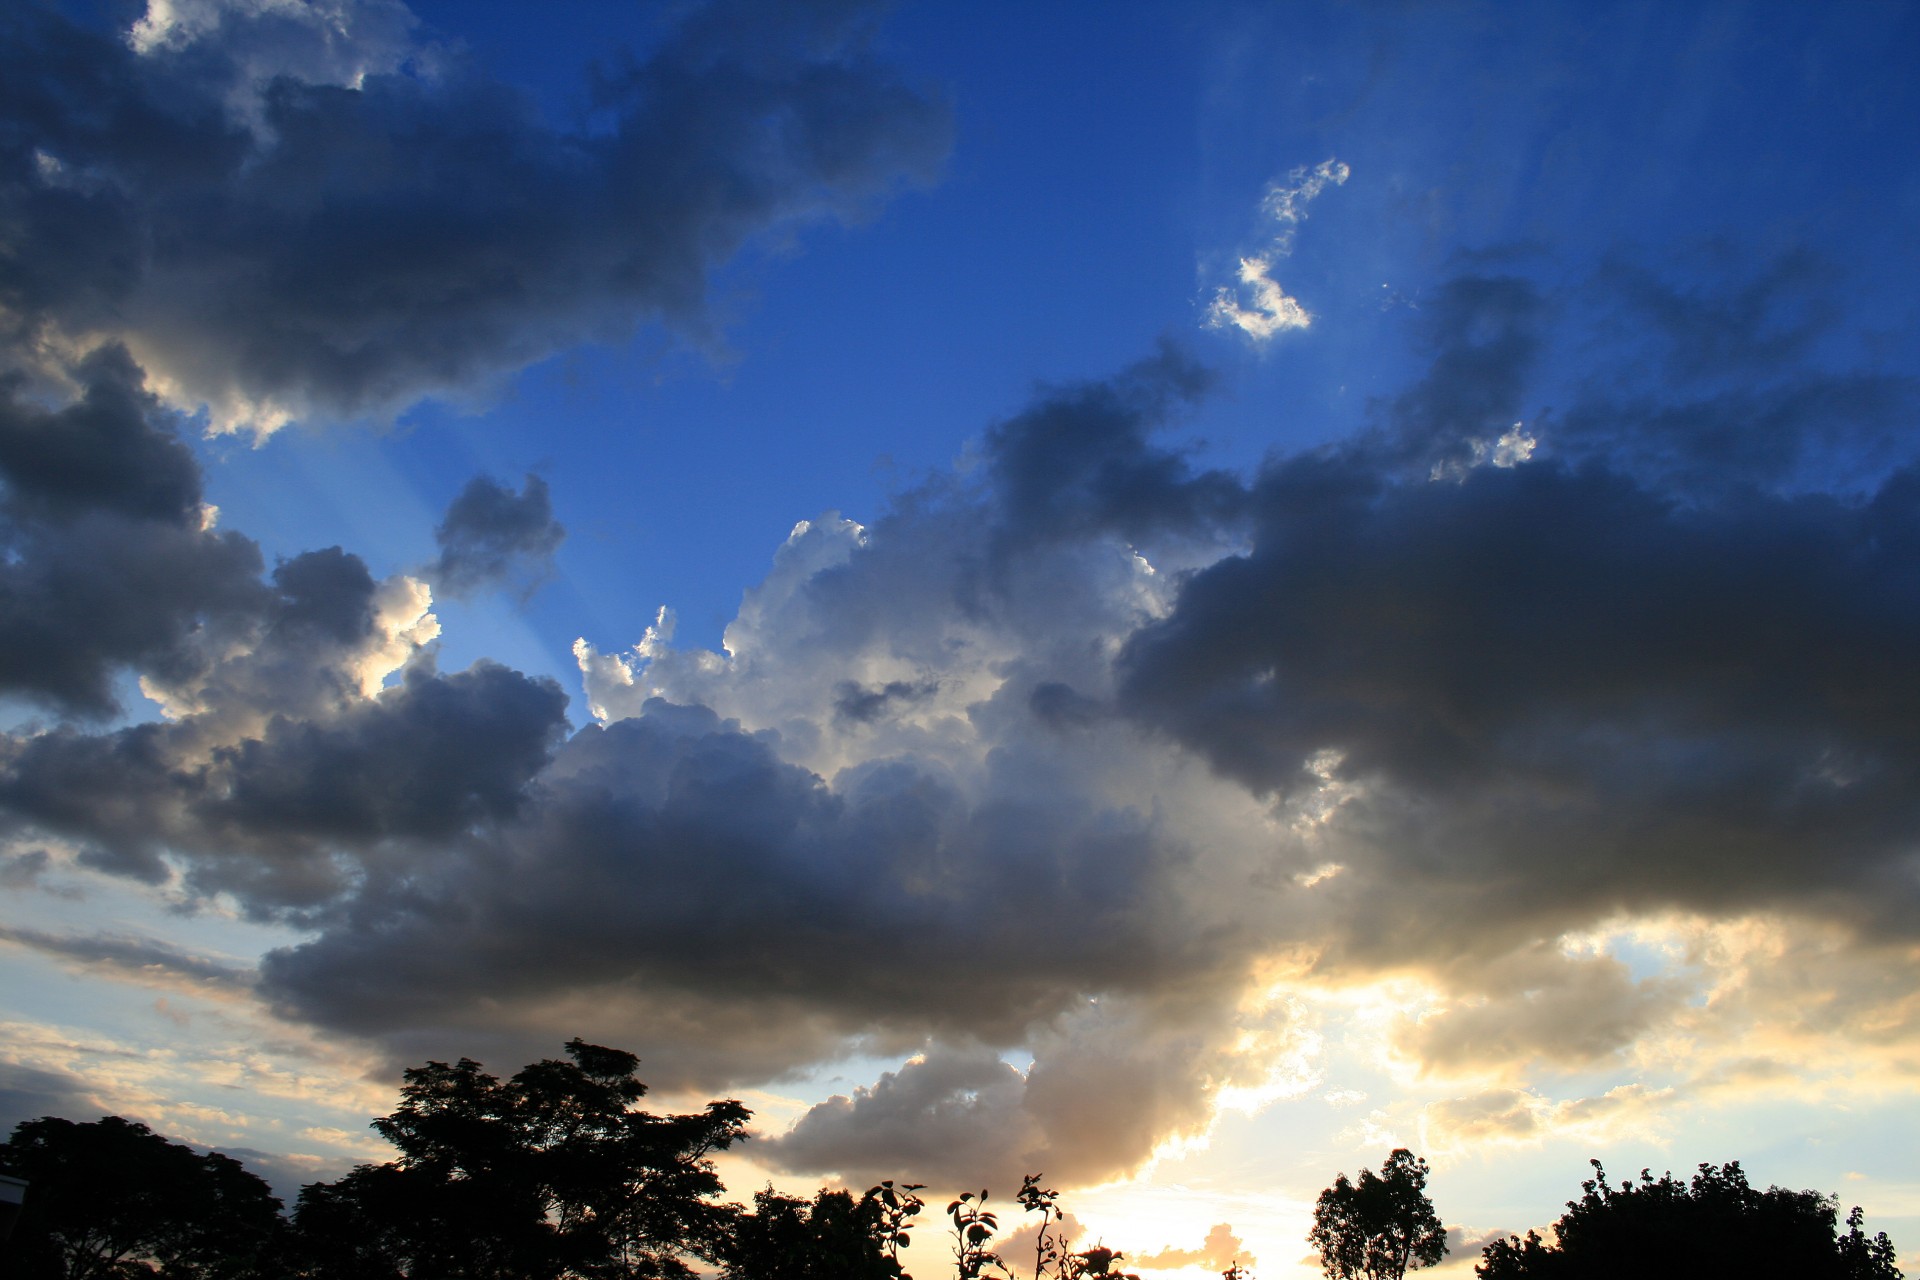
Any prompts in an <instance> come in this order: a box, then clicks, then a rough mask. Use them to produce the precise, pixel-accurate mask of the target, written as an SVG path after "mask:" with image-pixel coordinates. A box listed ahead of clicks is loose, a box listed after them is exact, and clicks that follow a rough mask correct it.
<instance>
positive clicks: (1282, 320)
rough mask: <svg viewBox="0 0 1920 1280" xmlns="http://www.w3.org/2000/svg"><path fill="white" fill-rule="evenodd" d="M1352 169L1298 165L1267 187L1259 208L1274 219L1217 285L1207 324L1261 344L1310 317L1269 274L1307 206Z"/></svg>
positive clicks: (1326, 163) (1287, 249)
mask: <svg viewBox="0 0 1920 1280" xmlns="http://www.w3.org/2000/svg"><path fill="white" fill-rule="evenodd" d="M1352 173H1353V171H1352V170H1351V169H1350V168H1349V167H1348V166H1347V165H1345V164H1343V163H1342V162H1340V161H1338V160H1322V161H1321V162H1320V163H1319V164H1316V165H1313V166H1311V167H1309V166H1306V165H1302V166H1300V167H1299V168H1297V169H1294V170H1293V171H1292V172H1290V173H1288V174H1287V176H1286V178H1285V179H1284V180H1276V181H1275V182H1273V183H1272V184H1271V185H1269V186H1268V188H1267V194H1266V197H1265V199H1263V200H1262V201H1261V204H1260V211H1261V212H1262V213H1264V214H1265V215H1266V216H1267V217H1269V218H1271V219H1272V220H1273V222H1274V223H1275V226H1276V229H1275V230H1274V231H1273V232H1272V233H1271V236H1270V238H1269V239H1268V241H1267V244H1266V247H1265V248H1263V249H1261V250H1259V251H1258V252H1255V253H1251V254H1248V255H1247V256H1245V257H1243V258H1241V259H1240V269H1239V272H1238V277H1237V278H1238V284H1237V285H1222V286H1220V287H1219V288H1218V289H1216V290H1215V291H1214V295H1213V301H1212V302H1211V303H1209V304H1208V306H1207V325H1208V327H1209V328H1213V329H1228V328H1232V329H1238V330H1240V332H1242V333H1244V334H1246V335H1247V336H1248V337H1249V338H1252V339H1254V340H1255V341H1256V342H1266V341H1268V340H1269V339H1271V338H1273V337H1274V335H1276V334H1280V333H1284V332H1286V331H1288V330H1290V329H1304V328H1306V327H1307V326H1308V325H1310V324H1312V323H1313V316H1312V314H1311V313H1310V312H1308V310H1307V309H1306V308H1305V307H1304V306H1302V305H1301V304H1300V300H1299V299H1297V298H1294V297H1290V296H1289V295H1288V294H1287V292H1286V291H1285V290H1284V289H1282V288H1281V287H1280V284H1279V282H1278V281H1276V280H1275V279H1274V278H1273V271H1274V269H1275V268H1276V267H1277V266H1278V265H1279V263H1280V262H1281V260H1282V259H1285V258H1286V257H1288V256H1289V255H1291V254H1292V253H1293V240H1294V236H1295V234H1296V233H1297V232H1298V230H1299V227H1300V224H1301V223H1302V222H1303V221H1305V220H1306V216H1307V206H1308V205H1310V204H1312V203H1313V201H1314V200H1315V199H1317V198H1318V197H1319V195H1320V193H1321V192H1322V191H1324V190H1325V189H1326V188H1327V186H1328V185H1329V184H1331V185H1333V186H1336V187H1337V186H1341V185H1343V184H1345V182H1346V180H1347V179H1348V178H1349V177H1351V176H1352Z"/></svg>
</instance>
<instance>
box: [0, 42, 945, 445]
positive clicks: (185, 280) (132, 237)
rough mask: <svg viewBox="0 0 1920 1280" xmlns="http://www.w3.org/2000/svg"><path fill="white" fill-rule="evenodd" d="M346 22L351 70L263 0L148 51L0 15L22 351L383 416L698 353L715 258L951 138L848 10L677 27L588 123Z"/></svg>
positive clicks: (601, 84)
mask: <svg viewBox="0 0 1920 1280" xmlns="http://www.w3.org/2000/svg"><path fill="white" fill-rule="evenodd" d="M344 9H345V11H346V14H345V16H343V17H342V18H341V21H343V22H348V23H349V24H350V25H352V24H357V25H358V26H360V27H361V28H364V29H365V30H363V31H362V32H361V34H362V35H363V36H366V37H367V38H366V39H364V40H363V41H361V42H358V43H359V45H360V47H361V48H362V50H371V51H372V53H371V54H369V55H368V56H363V57H362V58H360V59H357V60H353V61H349V62H341V61H340V60H339V56H338V55H337V54H336V55H333V56H331V57H330V56H327V55H326V54H325V53H324V49H325V47H326V45H328V44H332V45H334V46H340V45H353V44H354V43H356V42H353V41H343V40H339V39H333V40H331V41H329V40H328V39H326V38H325V36H326V33H325V32H323V31H320V30H308V29H307V27H306V26H305V24H303V23H301V22H300V21H298V20H297V19H295V18H292V17H290V16H288V15H286V14H282V13H279V12H277V11H275V10H272V9H268V10H266V11H264V12H257V11H255V10H254V9H253V8H252V7H249V6H240V5H199V6H193V7H192V9H191V10H190V11H189V12H188V14H187V17H186V18H185V19H182V18H180V17H178V16H176V17H175V19H174V20H173V21H171V22H170V23H165V22H163V23H162V24H160V25H159V26H155V25H154V24H153V23H152V22H151V21H150V22H149V23H148V24H147V27H148V29H147V30H146V31H144V33H142V32H136V33H135V36H136V38H133V39H122V38H118V37H116V36H114V35H112V34H107V33H101V32H95V31H91V30H87V29H83V28H81V27H79V26H76V25H74V24H73V23H70V22H69V21H67V20H66V19H65V18H63V17H61V16H59V15H58V14H56V13H54V12H50V11H48V10H45V9H42V8H39V7H38V6H26V7H21V8H16V9H12V10H10V11H9V15H8V16H7V17H5V18H4V19H0V24H3V25H0V50H4V52H0V86H4V88H0V216H4V218H5V219H6V221H7V224H8V225H9V227H11V228H14V229H15V230H14V231H13V232H11V233H10V235H9V238H8V248H7V249H6V250H5V251H4V252H0V299H4V301H5V307H6V317H7V321H6V323H7V325H8V327H9V330H10V332H9V333H8V335H7V336H8V337H10V338H11V339H13V340H14V341H16V342H25V341H28V340H32V341H35V342H39V341H44V340H48V339H59V340H61V341H64V342H66V343H69V344H92V343H97V342H98V341H100V340H101V339H118V340H121V341H124V342H125V343H126V344H127V345H128V346H129V347H130V348H131V349H133V350H134V351H135V353H136V355H137V356H138V358H139V359H140V361H141V362H142V363H143V364H144V365H145V366H146V367H147V368H148V370H149V371H150V372H152V373H154V374H155V375H156V376H157V377H158V378H159V380H160V381H161V382H162V383H163V384H164V386H165V388H166V390H167V392H168V394H169V395H170V397H172V398H173V399H175V400H176V401H177V402H178V403H180V404H181V405H183V406H185V407H189V408H191V407H193V406H195V405H198V404H202V403H205V404H207V405H209V406H211V408H212V411H213V419H214V423H215V425H216V426H226V427H251V428H253V429H255V430H260V431H265V430H272V429H273V428H275V427H276V426H278V425H280V424H281V423H283V422H285V421H286V420H287V419H288V418H289V417H309V416H319V417H323V418H344V417H351V416H357V415H364V414H373V415H384V416H391V415H392V414H394V413H397V412H398V411H399V410H401V409H403V408H405V407H406V406H407V405H409V404H411V403H412V402H413V401H415V400H416V399H418V398H419V397H420V396H422V395H433V394H438V395H451V396H455V397H465V396H470V395H472V394H474V393H475V392H476V391H479V390H482V389H484V388H486V387H488V386H491V385H493V384H494V383H495V381H496V380H497V379H498V378H499V377H500V376H501V375H502V374H503V373H506V372H509V371H511V370H514V369H517V368H519V367H521V366H523V365H526V364H528V363H530V362H532V361H535V360H538V359H540V358H541V357H543V356H545V355H547V354H549V353H551V352H553V351H555V350H558V349H560V348H562V347H565V346H569V345H572V344H575V343H578V342H582V341H591V340H609V339H618V338H623V337H625V336H627V335H628V334H630V333H631V332H632V330H633V329H634V327H635V325H636V323H638V322H640V321H642V320H648V319H659V320H664V321H666V322H668V323H669V324H671V325H673V326H675V327H676V328H677V329H678V330H680V331H681V332H683V333H685V334H688V335H690V336H691V337H693V338H694V339H695V340H697V341H700V342H710V341H711V340H712V339H713V338H714V336H715V332H716V331H715V328H714V324H713V321H712V319H711V317H710V315H709V313H708V309H707V305H706V281H707V273H708V270H709V268H710V267H712V266H713V265H714V264H716V263H717V262H720V261H723V260H725V259H728V258H730V257H732V256H733V255H735V254H736V253H737V252H738V251H739V250H740V249H741V248H742V247H743V246H744V245H746V244H747V243H748V242H749V241H751V240H752V239H753V238H754V237H755V236H756V235H758V234H759V233H761V232H763V231H765V230H767V229H769V228H772V227H776V226H781V225H785V224H790V223H793V222H796V221H801V220H805V219H808V218H813V217H819V216H823V215H824V216H842V217H852V216H858V215H859V214H860V213H861V212H862V211H863V210H865V209H867V208H869V207H871V206H872V205H873V204H874V203H875V202H876V201H877V200H879V199H880V198H882V197H884V196H885V195H886V194H887V192H888V191H889V190H890V189H892V188H893V187H894V186H895V185H896V183H897V182H898V181H900V180H901V179H903V178H926V177H928V176H930V175H931V174H932V173H933V171H934V169H935V168H936V167H937V166H938V164H939V163H940V160H941V158H942V157H943V155H944V154H945V151H946V147H947V137H948V123H947V116H946V111H945V108H944V106H943V105H942V104H941V103H940V102H939V101H938V100H937V99H936V98H935V97H933V96H931V95H930V94H928V93H926V92H923V91H922V90H920V89H918V88H915V87H913V86H911V85H909V84H907V83H906V82H904V81H903V80H902V79H901V78H900V76H899V75H898V74H897V73H896V72H894V71H893V70H892V69H891V68H889V67H887V66H885V65H884V64H882V63H881V62H879V61H878V60H877V59H876V58H875V57H873V56H872V54H871V53H870V52H868V51H867V49H866V47H865V41H864V31H865V24H864V22H863V19H862V16H861V14H860V12H859V10H858V8H857V7H854V6H804V7H794V8H788V7H785V6H756V5H751V4H739V5H730V6H727V12H726V13H725V14H724V15H722V14H711V13H710V14H699V15H697V16H694V17H692V18H689V19H688V20H687V21H686V22H684V23H683V24H682V25H681V26H679V27H678V28H675V29H674V30H672V31H671V32H669V33H667V34H666V35H665V36H664V37H663V38H662V40H661V41H660V43H659V44H658V45H657V46H656V47H654V48H651V49H648V50H646V51H644V52H643V53H641V54H639V55H637V56H634V57H632V58H630V59H628V60H627V61H625V62H622V63H619V64H616V65H615V66H614V67H612V68H610V69H604V70H603V71H602V72H601V73H600V74H599V75H598V76H597V77H595V78H594V79H593V80H591V82H590V83H589V84H588V85H587V86H586V87H585V89H584V90H583V93H584V95H585V96H586V97H587V98H588V100H589V102H590V114H591V115H592V118H593V120H594V124H593V126H592V127H590V128H586V129H580V130H573V131H568V130H561V129H558V128H556V127H554V126H553V125H551V124H549V123H548V122H547V121H545V120H544V119H542V118H541V116H540V114H539V112H538V111H537V110H536V109H535V107H534V106H533V105H532V103H531V102H530V101H529V100H528V99H527V98H526V97H524V96H523V95H522V94H521V93H519V92H518V91H516V90H515V89H512V88H510V87H508V86H506V85H503V84H500V83H498V82H495V81H493V80H490V79H488V78H487V77H486V75H485V74H484V73H482V72H481V71H479V70H478V69H476V68H474V67H472V66H470V65H467V64H466V63H465V62H464V61H463V60H462V59H461V58H459V57H458V56H456V55H455V54H453V53H452V52H450V51H449V50H448V49H447V48H445V47H442V46H435V45H420V46H418V47H416V48H408V47H406V44H405V40H406V35H405V33H406V28H407V26H408V23H406V22H405V21H403V20H402V19H401V15H404V10H401V9H399V8H398V6H393V5H384V4H362V5H349V6H344ZM368 33H373V34H374V35H377V36H378V39H373V38H372V37H371V36H370V35H369V34H368ZM374 55H378V56H374ZM24 350H25V348H24V347H22V348H18V349H17V350H16V356H17V355H18V354H20V353H21V352H23V351H24Z"/></svg>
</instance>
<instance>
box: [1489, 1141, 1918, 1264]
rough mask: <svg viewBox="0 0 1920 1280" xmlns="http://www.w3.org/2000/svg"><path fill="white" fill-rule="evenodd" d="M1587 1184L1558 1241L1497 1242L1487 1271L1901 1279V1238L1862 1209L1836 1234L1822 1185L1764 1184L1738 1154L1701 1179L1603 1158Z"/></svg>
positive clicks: (1834, 1213)
mask: <svg viewBox="0 0 1920 1280" xmlns="http://www.w3.org/2000/svg"><path fill="white" fill-rule="evenodd" d="M1592 1163H1593V1178H1592V1180H1590V1181H1587V1182H1583V1183H1581V1184H1580V1187H1581V1190H1582V1192H1583V1194H1582V1195H1581V1197H1580V1199H1578V1200H1569V1201H1568V1202H1567V1211H1566V1212H1565V1213H1564V1214H1562V1215H1561V1216H1560V1220H1559V1221H1558V1222H1556V1223H1555V1224H1554V1235H1555V1242H1554V1243H1553V1244H1548V1243H1547V1242H1546V1241H1544V1240H1542V1239H1541V1238H1540V1236H1539V1234H1538V1233H1536V1232H1532V1231H1529V1232H1528V1233H1527V1238H1526V1239H1525V1240H1521V1239H1519V1238H1517V1237H1512V1236H1510V1237H1508V1238H1507V1239H1505V1240H1496V1241H1494V1242H1493V1243H1492V1244H1490V1245H1488V1246H1487V1247H1486V1249H1485V1251H1484V1252H1483V1253H1482V1255H1481V1261H1480V1264H1479V1265H1478V1266H1477V1267H1475V1268H1474V1270H1475V1271H1477V1272H1478V1273H1479V1274H1480V1275H1481V1276H1482V1277H1484V1280H1602V1278H1603V1277H1604V1278H1606V1280H1612V1277H1615V1276H1625V1275H1631V1276H1638V1277H1646V1280H1662V1278H1663V1277H1669V1276H1671V1277H1687V1280H1695V1278H1696V1277H1699V1276H1738V1277H1740V1278H1741V1280H1776V1278H1778V1280H1788V1278H1789V1277H1791V1280H1900V1274H1901V1273H1900V1268H1899V1266H1898V1265H1897V1264H1896V1263H1895V1261H1894V1249H1893V1242H1892V1241H1890V1240H1888V1239H1887V1237H1886V1235H1885V1233H1882V1234H1880V1235H1878V1236H1875V1237H1873V1238H1872V1239H1868V1238H1867V1235H1866V1233H1865V1231H1863V1230H1862V1228H1861V1217H1860V1210H1859V1209H1857V1208H1856V1209H1854V1211H1853V1212H1852V1213H1851V1214H1849V1215H1848V1217H1847V1233H1846V1234H1845V1235H1844V1236H1842V1235H1837V1234H1836V1226H1835V1223H1836V1221H1837V1218H1838V1203H1837V1201H1836V1200H1835V1199H1834V1198H1833V1197H1831V1196H1824V1195H1821V1194H1820V1193H1819V1192H1817V1191H1788V1190H1785V1189H1783V1188H1781V1187H1769V1188H1767V1189H1766V1190H1765V1191H1756V1190H1755V1189H1754V1188H1753V1187H1752V1186H1750V1185H1749V1184H1748V1182H1747V1176H1746V1174H1745V1173H1744V1172H1742V1170H1741V1168H1740V1165H1739V1163H1738V1162H1737V1161H1736V1162H1734V1163H1732V1164H1728V1165H1726V1166H1725V1167H1721V1168H1716V1167H1715V1166H1713V1165H1710V1164H1703V1165H1701V1166H1700V1171H1699V1172H1698V1173H1696V1174H1695V1175H1694V1176H1693V1181H1692V1182H1691V1183H1687V1182H1681V1181H1679V1180H1678V1179H1676V1178H1674V1176H1673V1175H1672V1174H1671V1173H1668V1174H1665V1175H1664V1176H1662V1177H1661V1178H1660V1179H1659V1181H1657V1182H1656V1181H1655V1180H1654V1177H1653V1175H1652V1174H1651V1173H1649V1172H1647V1171H1646V1170H1642V1171H1641V1173H1640V1182H1639V1183H1638V1184H1637V1185H1636V1184H1635V1183H1634V1182H1633V1181H1631V1180H1630V1179H1629V1180H1626V1181H1622V1182H1621V1183H1620V1185H1619V1186H1617V1187H1612V1186H1609V1185H1608V1184H1607V1171H1606V1170H1605V1169H1603V1168H1602V1167H1601V1165H1600V1162H1599V1161H1598V1160H1595V1161H1593V1162H1592Z"/></svg>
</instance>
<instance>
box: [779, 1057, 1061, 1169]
mask: <svg viewBox="0 0 1920 1280" xmlns="http://www.w3.org/2000/svg"><path fill="white" fill-rule="evenodd" d="M1025 1084H1026V1082H1025V1081H1024V1079H1023V1078H1022V1077H1021V1075H1020V1073H1019V1072H1018V1071H1016V1070H1015V1069H1014V1068H1013V1067H1011V1066H1008V1065H1007V1064H1006V1063H1005V1062H1002V1061H1001V1060H1000V1057H999V1055H998V1054H996V1053H994V1052H992V1051H991V1050H982V1049H973V1050H971V1051H969V1050H964V1049H961V1050H952V1049H945V1048H942V1049H939V1050H936V1051H935V1052H933V1053H930V1054H926V1055H922V1056H920V1057H916V1058H914V1059H912V1060H910V1061H909V1062H908V1063H907V1064H906V1065H905V1066H903V1067H901V1068H900V1069H899V1070H898V1071H889V1072H885V1073H883V1074H882V1075H881V1077H880V1078H879V1080H877V1081H875V1082H874V1083H873V1084H872V1085H871V1086H867V1087H863V1088H860V1089H858V1090H856V1091H855V1093H854V1095H853V1096H852V1097H851V1098H849V1097H846V1096H844V1095H835V1096H834V1097H831V1098H828V1099H827V1100H826V1101H825V1102H822V1103H819V1104H817V1105H816V1106H814V1107H813V1108H812V1109H810V1110H809V1111H807V1113H806V1114H805V1115H803V1116H801V1117H800V1119H799V1121H798V1122H797V1123H795V1124H794V1126H793V1128H792V1129H790V1130H789V1131H788V1132H787V1133H786V1134H785V1135H783V1136H780V1137H777V1138H774V1139H772V1140H771V1141H770V1142H768V1143H767V1144H766V1148H765V1149H766V1150H767V1151H768V1152H769V1153H770V1155H771V1158H772V1160H773V1162H774V1163H775V1164H776V1165H777V1166H779V1167H781V1168H785V1169H792V1170H802V1171H806V1172H815V1171H820V1170H831V1171H834V1172H837V1173H839V1174H840V1175H841V1176H842V1177H843V1178H845V1179H847V1180H849V1181H852V1182H856V1183H858V1182H861V1181H863V1180H867V1181H872V1182H878V1181H879V1180H880V1179H882V1178H888V1177H898V1176H900V1175H901V1174H902V1173H903V1172H905V1171H908V1170H911V1171H912V1176H913V1177H914V1178H915V1179H916V1180H917V1179H920V1178H927V1179H931V1180H932V1182H931V1183H930V1184H929V1185H937V1186H949V1185H951V1186H961V1185H971V1183H973V1182H979V1181H983V1180H984V1181H986V1182H989V1183H991V1182H992V1181H993V1180H994V1179H995V1178H999V1179H1000V1180H1001V1181H1002V1182H1003V1183H1005V1182H1007V1181H1008V1180H1010V1179H1013V1178H1016V1177H1019V1176H1024V1175H1023V1174H1020V1173H1019V1172H1017V1171H1019V1170H1022V1169H1025V1168H1026V1165H1027V1164H1028V1163H1029V1162H1028V1160H1027V1157H1026V1152H1025V1150H1024V1148H1025V1147H1026V1146H1027V1145H1028V1144H1029V1143H1030V1142H1031V1141H1032V1134H1031V1133H1030V1131H1029V1126H1028V1125H1027V1124H1024V1123H1023V1119H1024V1117H1022V1116H1021V1114H1020V1099H1021V1095H1022V1093H1023V1092H1024V1090H1025Z"/></svg>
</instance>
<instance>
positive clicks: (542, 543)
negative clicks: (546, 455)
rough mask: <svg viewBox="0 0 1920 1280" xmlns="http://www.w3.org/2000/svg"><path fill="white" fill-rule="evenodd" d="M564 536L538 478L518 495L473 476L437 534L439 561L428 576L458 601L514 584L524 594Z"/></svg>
mask: <svg viewBox="0 0 1920 1280" xmlns="http://www.w3.org/2000/svg"><path fill="white" fill-rule="evenodd" d="M566 536H567V531H566V529H565V527H564V526H562V525H561V524H560V522H559V521H557V520H555V519H554V518H553V498H552V496H551V495H550V494H549V493H548V491H547V482H546V481H545V480H542V479H541V478H540V477H539V476H534V475H530V476H528V477H527V479H526V483H525V484H524V485H523V486H522V487H521V489H520V491H519V492H518V493H515V492H514V491H513V490H511V489H508V488H506V487H505V486H503V485H501V484H500V483H499V482H498V481H497V480H495V479H493V477H491V476H475V477H474V478H473V479H471V480H469V481H467V484H466V487H465V488H463V489H461V490H460V492H459V494H458V495H457V496H456V497H455V498H454V500H453V503H452V505H450V506H449V507H448V508H447V514H446V518H445V519H444V520H442V521H441V522H440V525H439V527H438V528H437V529H435V530H434V531H433V537H434V541H435V542H437V543H439V545H440V555H439V557H438V558H437V559H436V560H435V561H434V562H433V564H432V566H431V567H430V568H428V569H427V571H426V574H427V577H428V578H429V579H431V580H432V581H433V582H434V583H435V584H436V585H438V586H439V587H440V589H441V590H442V591H444V592H446V593H447V594H449V595H454V596H463V595H471V594H473V593H474V592H476V591H481V590H484V589H486V588H489V587H495V586H501V585H504V584H509V583H513V582H516V581H517V582H518V583H519V585H520V588H521V590H522V591H523V592H525V591H528V590H531V589H532V587H533V586H535V585H537V584H538V583H539V581H540V579H541V578H543V577H544V576H545V575H546V574H547V573H548V572H549V571H550V570H551V568H552V566H553V553H554V552H555V551H557V550H559V548H560V543H561V541H562V540H563V539H565V537H566Z"/></svg>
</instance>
